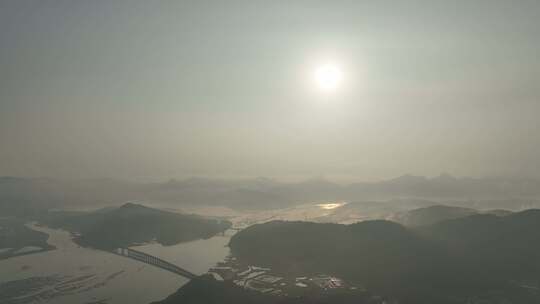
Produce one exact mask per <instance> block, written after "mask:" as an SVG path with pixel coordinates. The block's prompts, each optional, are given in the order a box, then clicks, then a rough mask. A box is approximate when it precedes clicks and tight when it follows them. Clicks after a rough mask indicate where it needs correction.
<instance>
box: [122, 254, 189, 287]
mask: <svg viewBox="0 0 540 304" xmlns="http://www.w3.org/2000/svg"><path fill="white" fill-rule="evenodd" d="M113 253H115V254H118V255H121V256H124V257H128V258H131V259H134V260H137V261H139V262H143V263H146V264H149V265H152V266H155V267H158V268H161V269H164V270H167V271H170V272H172V273H175V274H177V275H180V276H183V277H184V278H187V279H190V280H191V279H194V278H196V277H197V275H196V274H194V273H192V272H189V271H187V270H185V269H183V268H180V267H178V266H176V265H174V264H171V263H169V262H167V261H165V260H162V259H160V258H158V257H155V256H153V255H150V254H147V253H144V252H141V251H138V250H135V249H131V248H117V249H115V250H114V251H113Z"/></svg>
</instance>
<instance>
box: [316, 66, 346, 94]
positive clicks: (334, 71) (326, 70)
mask: <svg viewBox="0 0 540 304" xmlns="http://www.w3.org/2000/svg"><path fill="white" fill-rule="evenodd" d="M314 78H315V82H316V84H317V86H318V87H319V89H321V90H323V91H334V90H336V89H337V88H338V87H339V85H340V83H341V81H342V79H343V73H342V72H341V69H340V68H339V67H338V66H337V65H335V64H331V63H328V64H324V65H320V66H318V67H317V68H316V69H315V74H314Z"/></svg>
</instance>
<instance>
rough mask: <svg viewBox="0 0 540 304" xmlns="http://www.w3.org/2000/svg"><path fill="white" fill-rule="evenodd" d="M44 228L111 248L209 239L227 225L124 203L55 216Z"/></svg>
mask: <svg viewBox="0 0 540 304" xmlns="http://www.w3.org/2000/svg"><path fill="white" fill-rule="evenodd" d="M46 224H47V225H49V226H52V227H57V228H64V229H67V230H69V231H72V232H76V233H78V234H79V235H80V236H79V237H77V238H76V241H77V242H78V243H80V244H82V245H84V246H91V247H96V248H103V249H111V248H115V247H125V246H129V245H132V244H137V243H144V242H150V241H157V242H159V243H161V244H163V245H173V244H177V243H180V242H185V241H191V240H196V239H202V238H209V237H212V236H214V235H215V234H217V233H220V232H222V231H224V230H226V229H228V228H229V227H230V226H231V223H230V222H228V221H222V220H215V219H206V218H202V217H199V216H195V215H185V214H178V213H172V212H167V211H162V210H158V209H153V208H148V207H145V206H142V205H137V204H131V203H128V204H125V205H123V206H121V207H120V208H109V209H103V210H98V211H95V212H90V213H77V214H69V215H65V216H62V215H60V216H57V217H53V218H52V219H49V220H47V222H46Z"/></svg>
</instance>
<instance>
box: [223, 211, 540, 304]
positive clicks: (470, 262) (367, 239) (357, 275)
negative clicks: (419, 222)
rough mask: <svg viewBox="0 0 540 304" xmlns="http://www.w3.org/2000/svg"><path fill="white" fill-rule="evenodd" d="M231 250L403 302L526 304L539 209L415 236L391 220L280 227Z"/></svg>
mask: <svg viewBox="0 0 540 304" xmlns="http://www.w3.org/2000/svg"><path fill="white" fill-rule="evenodd" d="M462 211H463V210H462ZM465 211H467V210H465ZM230 247H231V251H232V253H233V254H234V255H235V256H236V257H238V259H239V260H240V261H242V262H245V263H247V264H250V265H260V266H265V267H270V268H272V269H274V270H276V271H279V272H283V273H288V274H292V275H301V274H306V273H308V274H315V273H330V274H333V275H337V276H340V277H343V278H345V279H347V280H350V281H354V282H359V283H361V284H363V285H364V286H366V287H367V288H368V289H369V290H372V291H374V292H375V293H377V294H384V295H389V296H392V297H396V298H398V299H401V300H402V301H403V303H415V304H417V303H466V299H468V298H470V297H474V296H480V295H481V296H485V295H489V294H492V291H497V290H498V291H500V290H503V289H504V290H512V295H511V297H515V298H522V296H523V295H522V294H520V292H523V293H525V291H523V290H521V289H520V288H519V286H520V285H519V283H516V282H523V281H527V282H531V281H532V282H537V283H538V280H537V278H538V277H539V276H540V210H527V211H523V212H519V213H515V214H511V215H508V216H505V217H499V216H495V215H489V214H475V215H471V216H465V217H461V218H458V219H452V220H445V221H442V222H439V223H436V224H432V225H424V226H421V227H419V228H416V229H407V228H405V227H403V226H401V225H399V224H396V223H392V222H387V221H367V222H361V223H357V224H352V225H339V224H318V223H306V222H278V221H276V222H269V223H265V224H260V225H254V226H251V227H248V228H246V229H245V230H242V231H240V232H239V233H237V234H236V235H235V236H233V237H232V239H231V241H230ZM537 283H535V284H537ZM516 286H517V287H516ZM535 288H536V287H535ZM520 290H521V291H520ZM505 296H508V295H505ZM535 299H538V300H540V295H537V296H536V298H535Z"/></svg>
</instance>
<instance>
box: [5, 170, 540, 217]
mask: <svg viewBox="0 0 540 304" xmlns="http://www.w3.org/2000/svg"><path fill="white" fill-rule="evenodd" d="M404 198H414V199H431V200H444V201H452V200H453V201H461V203H460V204H461V205H467V206H466V207H471V208H477V209H511V210H523V209H529V208H535V207H540V200H539V199H540V180H536V179H510V178H482V179H479V178H476V179H475V178H456V177H452V176H450V175H447V174H443V175H440V176H437V177H434V178H426V177H422V176H413V175H403V176H400V177H397V178H394V179H390V180H385V181H380V182H371V183H353V184H349V185H344V186H343V185H339V184H336V183H332V182H329V181H326V180H324V179H314V180H307V181H304V182H298V183H283V182H279V181H276V180H273V179H267V178H255V179H244V180H220V179H206V178H191V179H186V180H180V181H176V180H171V181H168V182H165V183H133V182H124V181H118V180H113V179H94V180H72V181H62V180H55V179H25V178H14V177H1V178H0V211H2V212H4V213H8V214H9V213H17V214H24V213H28V212H30V213H31V212H35V211H36V210H40V209H49V208H62V207H65V206H70V207H73V206H96V205H97V206H99V205H102V206H106V205H112V204H116V205H117V204H119V203H121V202H126V201H134V200H138V201H144V200H147V201H152V202H167V203H174V204H188V205H198V206H200V205H209V206H210V205H211V206H227V207H230V208H232V209H237V210H260V209H273V208H284V207H287V206H291V205H294V204H299V203H306V202H317V201H319V202H321V201H331V200H333V201H335V200H341V201H359V200H378V201H380V200H393V199H404ZM447 204H448V203H447Z"/></svg>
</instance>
